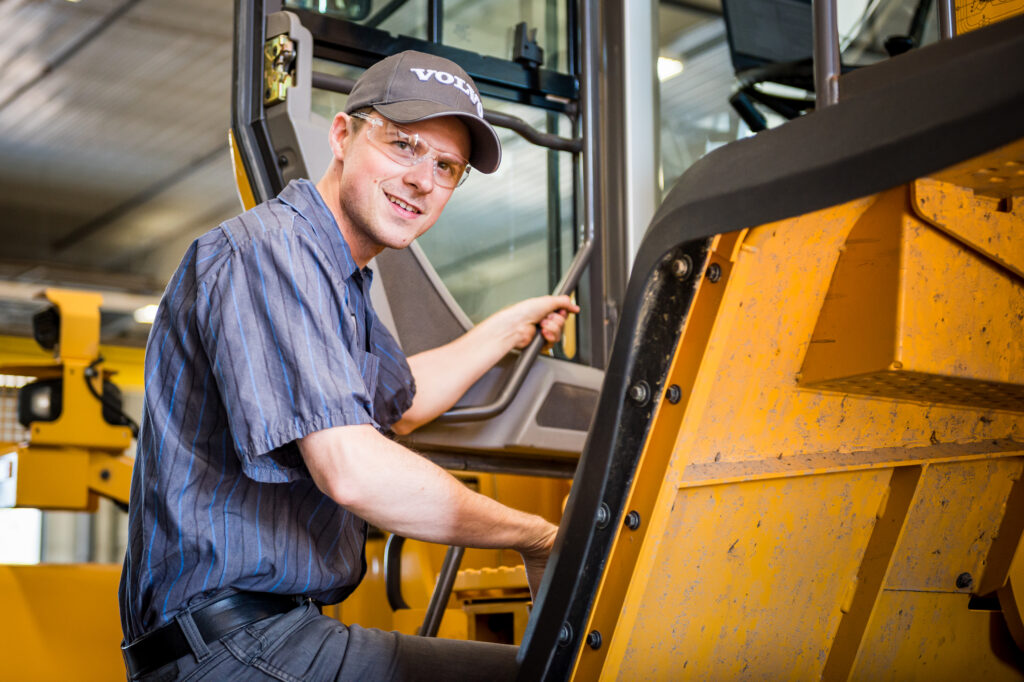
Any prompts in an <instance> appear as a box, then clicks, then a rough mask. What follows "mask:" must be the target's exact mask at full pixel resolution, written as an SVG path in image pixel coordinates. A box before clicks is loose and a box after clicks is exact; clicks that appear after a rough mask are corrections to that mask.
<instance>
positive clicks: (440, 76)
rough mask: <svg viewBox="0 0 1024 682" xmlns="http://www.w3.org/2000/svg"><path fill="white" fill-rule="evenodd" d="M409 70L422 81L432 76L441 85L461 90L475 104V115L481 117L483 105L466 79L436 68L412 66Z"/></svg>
mask: <svg viewBox="0 0 1024 682" xmlns="http://www.w3.org/2000/svg"><path fill="white" fill-rule="evenodd" d="M409 70H410V71H412V72H413V73H414V74H416V77H417V78H419V79H420V81H422V82H424V83H425V82H427V81H429V80H430V79H431V78H433V79H434V80H436V81H437V82H438V83H441V84H442V85H450V86H452V87H453V88H456V89H458V90H460V91H462V92H463V93H465V94H466V95H467V96H469V101H470V102H472V103H473V104H474V105H475V106H476V115H477V116H480V117H481V118H482V117H483V115H484V105H483V104H481V102H480V95H478V94H477V93H476V90H474V89H473V88H471V87H470V86H469V84H468V83H467V82H466V81H464V80H462V79H461V78H459V77H458V76H456V75H454V74H451V73H448V72H447V71H438V70H437V69H418V68H415V67H413V68H411V69H409Z"/></svg>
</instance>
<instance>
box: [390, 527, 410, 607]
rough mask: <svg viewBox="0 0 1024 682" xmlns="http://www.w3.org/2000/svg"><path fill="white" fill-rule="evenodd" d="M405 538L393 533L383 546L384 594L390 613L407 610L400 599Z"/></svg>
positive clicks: (403, 601)
mask: <svg viewBox="0 0 1024 682" xmlns="http://www.w3.org/2000/svg"><path fill="white" fill-rule="evenodd" d="M404 545H405V538H404V537H402V536H401V535H395V534H394V533H392V534H391V536H390V537H389V538H388V541H387V543H385V545H384V593H385V594H386V595H387V598H388V606H390V607H391V610H392V611H398V610H399V609H407V608H409V604H407V603H406V601H405V599H404V598H403V597H402V547H403V546H404Z"/></svg>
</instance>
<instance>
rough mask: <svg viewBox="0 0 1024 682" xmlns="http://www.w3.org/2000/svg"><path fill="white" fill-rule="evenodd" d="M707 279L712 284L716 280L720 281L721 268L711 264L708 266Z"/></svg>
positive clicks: (716, 264)
mask: <svg viewBox="0 0 1024 682" xmlns="http://www.w3.org/2000/svg"><path fill="white" fill-rule="evenodd" d="M708 279H709V280H711V283H712V284H714V283H715V282H717V281H718V280H720V279H722V266H721V265H719V264H718V263H712V264H711V265H709V266H708Z"/></svg>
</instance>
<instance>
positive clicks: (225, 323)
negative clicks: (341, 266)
mask: <svg viewBox="0 0 1024 682" xmlns="http://www.w3.org/2000/svg"><path fill="white" fill-rule="evenodd" d="M224 229H229V228H224ZM232 241H233V242H237V236H236V237H235V238H234V239H233V240H232ZM199 299H200V300H199V304H198V305H197V321H198V323H199V326H200V331H201V338H202V340H203V345H204V347H205V350H206V353H207V356H208V357H209V359H210V363H211V365H212V366H213V368H214V377H215V379H216V382H217V387H218V391H219V393H220V397H221V400H222V403H223V405H224V409H225V412H226V417H227V421H228V424H229V427H230V429H231V435H232V438H233V439H234V443H235V449H236V450H237V452H238V454H239V457H240V459H241V463H242V468H243V471H244V472H245V473H246V475H247V476H249V477H250V478H252V479H254V480H257V481H262V482H270V483H273V482H287V481H292V480H296V479H297V478H304V477H308V472H307V470H306V468H305V465H304V463H303V462H302V459H301V457H300V456H299V455H298V453H297V448H295V447H294V446H289V444H290V443H292V441H294V440H296V439H298V438H301V437H303V436H306V435H308V434H310V433H314V432H316V431H321V430H323V429H326V428H330V427H334V426H345V425H356V424H371V425H373V426H375V427H376V426H377V424H376V422H375V421H374V418H373V396H374V388H375V386H374V384H375V382H376V371H377V368H376V365H375V364H374V363H371V362H370V360H372V359H373V358H372V356H369V355H368V354H365V353H362V352H359V351H358V349H357V348H356V347H354V346H353V345H352V339H346V334H345V325H344V324H343V323H342V320H343V319H344V317H343V316H345V315H348V314H350V313H349V312H348V310H347V301H346V298H345V286H344V283H343V282H341V281H338V277H337V276H336V273H334V272H333V271H332V270H331V269H330V265H329V263H328V261H327V260H326V259H325V258H324V257H323V255H322V253H321V252H320V251H319V250H318V249H317V248H316V245H315V244H313V243H311V242H310V241H309V240H308V239H307V238H305V237H303V236H302V235H301V234H298V233H296V232H295V231H292V230H287V229H277V230H274V231H273V232H267V233H265V234H263V235H262V236H259V237H258V238H253V239H251V240H250V241H248V242H247V243H245V244H240V245H239V244H237V243H236V244H235V248H234V249H233V251H232V253H231V255H230V256H229V257H227V258H225V259H224V261H223V263H222V264H220V266H219V268H218V269H217V271H216V273H215V276H211V277H208V278H204V281H203V282H202V283H201V285H200V292H199Z"/></svg>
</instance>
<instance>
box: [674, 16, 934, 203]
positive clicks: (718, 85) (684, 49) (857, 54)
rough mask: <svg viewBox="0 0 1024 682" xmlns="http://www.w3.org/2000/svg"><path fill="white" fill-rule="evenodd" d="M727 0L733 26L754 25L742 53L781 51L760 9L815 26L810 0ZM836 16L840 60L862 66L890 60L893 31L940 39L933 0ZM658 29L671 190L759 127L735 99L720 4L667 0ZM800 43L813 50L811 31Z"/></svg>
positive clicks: (918, 39) (773, 119) (775, 88)
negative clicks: (713, 153)
mask: <svg viewBox="0 0 1024 682" xmlns="http://www.w3.org/2000/svg"><path fill="white" fill-rule="evenodd" d="M726 2H727V6H728V8H729V11H730V13H731V14H730V15H731V16H733V17H734V26H733V30H734V31H735V30H737V29H739V30H743V29H747V30H748V34H747V35H745V36H744V37H743V38H741V41H740V45H741V47H742V48H743V49H742V50H741V51H743V52H747V53H751V52H755V53H757V52H759V56H763V57H767V58H771V56H772V55H773V54H780V53H779V52H778V50H777V49H774V48H778V45H777V44H776V45H773V44H772V42H773V41H772V39H773V36H771V35H767V34H766V33H765V24H758V22H757V21H756V17H754V14H756V13H757V12H763V11H770V12H775V11H783V10H785V11H786V12H790V13H791V14H793V15H794V16H795V15H799V17H800V18H801V20H802V21H803V23H804V24H805V26H806V28H805V29H804V30H805V31H807V32H809V31H810V26H811V21H810V12H811V3H810V1H809V0H776V1H775V2H765V1H764V0H726ZM737 19H738V20H737ZM752 19H753V20H752ZM837 23H838V26H839V34H840V46H841V49H842V61H843V64H844V65H848V66H864V65H868V64H871V63H873V62H877V61H879V60H881V59H886V58H887V57H888V51H887V48H886V42H887V41H888V40H889V39H890V38H892V37H894V36H897V37H899V36H907V37H911V38H912V39H913V42H914V44H916V45H924V44H927V43H930V42H934V41H935V40H936V39H937V28H936V27H937V20H936V10H935V8H934V6H933V3H931V2H930V0H880V1H869V0H848V1H847V0H843V1H842V2H839V3H838V22H837ZM658 34H659V49H658V80H659V82H660V107H661V108H660V119H661V125H660V133H661V169H660V170H661V179H662V187H663V189H664V190H665V191H667V190H668V189H670V188H671V187H672V185H673V183H674V182H675V180H676V179H677V178H678V177H679V176H680V175H682V173H683V172H684V171H685V170H686V169H687V168H689V167H690V165H692V164H693V163H694V162H695V161H697V160H698V159H699V158H701V157H702V156H704V155H705V154H707V153H708V152H710V151H712V150H714V149H716V148H717V147H720V146H722V145H724V144H727V143H729V142H732V141H733V140H737V139H739V138H742V137H747V136H749V135H752V134H753V133H752V132H751V130H750V128H749V127H748V126H747V124H746V123H744V122H743V120H742V119H741V118H740V117H739V116H738V115H737V114H736V112H735V110H734V109H733V108H732V106H730V104H729V98H730V97H731V96H732V95H733V93H734V92H735V91H736V89H737V80H736V73H735V70H734V65H733V62H732V57H731V54H730V50H729V41H728V36H727V34H726V22H725V19H724V18H723V16H722V3H721V2H714V1H712V2H700V3H687V4H685V5H684V4H683V3H679V2H672V1H665V2H661V3H659V5H658ZM776 42H777V41H776ZM791 42H793V41H791ZM795 42H799V43H800V44H801V45H803V46H804V47H803V48H802V49H803V50H804V51H807V52H808V53H809V51H810V49H811V48H810V45H811V38H810V35H808V36H807V37H806V40H796V41H795ZM790 46H791V45H790ZM787 54H788V53H787ZM789 56H792V55H791V54H790V55H789ZM808 56H809V55H808ZM769 60H770V61H771V59H769ZM757 88H758V89H759V90H762V91H763V92H765V93H768V94H774V95H779V96H783V97H792V98H807V99H810V100H812V101H813V97H814V94H813V93H812V92H808V91H806V90H800V89H799V88H794V87H787V86H785V85H780V84H778V83H771V82H769V83H759V84H758V85H757ZM758 110H759V111H760V112H761V114H763V115H764V117H765V118H766V122H767V126H768V127H769V128H773V127H775V126H778V125H781V124H782V123H785V121H786V119H785V118H784V117H782V116H780V115H779V114H777V113H775V112H773V111H771V110H770V109H766V108H764V107H759V108H758Z"/></svg>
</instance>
